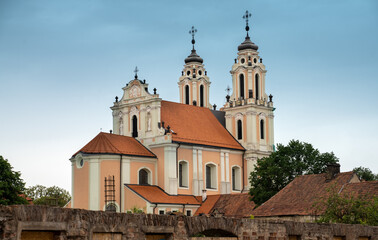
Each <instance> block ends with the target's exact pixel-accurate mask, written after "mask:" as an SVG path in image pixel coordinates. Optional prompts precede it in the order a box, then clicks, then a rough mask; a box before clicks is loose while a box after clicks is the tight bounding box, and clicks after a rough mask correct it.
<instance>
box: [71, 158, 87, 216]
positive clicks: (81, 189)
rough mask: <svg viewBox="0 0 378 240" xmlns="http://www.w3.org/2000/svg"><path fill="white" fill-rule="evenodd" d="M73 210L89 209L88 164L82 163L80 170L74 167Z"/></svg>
mask: <svg viewBox="0 0 378 240" xmlns="http://www.w3.org/2000/svg"><path fill="white" fill-rule="evenodd" d="M73 174H74V191H73V196H74V208H83V209H88V208H89V163H88V162H86V161H84V165H83V167H82V168H77V167H76V163H75V165H74V172H73Z"/></svg>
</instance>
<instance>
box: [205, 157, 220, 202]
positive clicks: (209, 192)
mask: <svg viewBox="0 0 378 240" xmlns="http://www.w3.org/2000/svg"><path fill="white" fill-rule="evenodd" d="M209 162H212V163H214V164H215V165H216V166H217V189H216V190H207V195H214V194H220V181H221V169H220V153H219V152H213V151H206V150H202V169H203V171H202V179H203V184H204V188H205V187H206V164H207V163H209Z"/></svg>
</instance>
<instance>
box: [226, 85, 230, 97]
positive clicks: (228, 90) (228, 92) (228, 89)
mask: <svg viewBox="0 0 378 240" xmlns="http://www.w3.org/2000/svg"><path fill="white" fill-rule="evenodd" d="M230 91H231V88H230V86H227V88H226V92H227V95H230Z"/></svg>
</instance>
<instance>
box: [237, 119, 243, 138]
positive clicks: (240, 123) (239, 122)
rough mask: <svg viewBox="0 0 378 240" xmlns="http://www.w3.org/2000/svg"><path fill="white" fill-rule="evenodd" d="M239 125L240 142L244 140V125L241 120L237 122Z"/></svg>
mask: <svg viewBox="0 0 378 240" xmlns="http://www.w3.org/2000/svg"><path fill="white" fill-rule="evenodd" d="M237 125H238V140H241V139H243V124H242V121H241V120H240V119H239V120H238V121H237Z"/></svg>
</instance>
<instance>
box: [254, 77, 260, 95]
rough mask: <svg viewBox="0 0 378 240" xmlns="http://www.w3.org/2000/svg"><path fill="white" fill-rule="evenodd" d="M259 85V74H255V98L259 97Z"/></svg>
mask: <svg viewBox="0 0 378 240" xmlns="http://www.w3.org/2000/svg"><path fill="white" fill-rule="evenodd" d="M259 88H260V85H259V75H258V74H256V75H255V96H256V99H259V97H260V89H259Z"/></svg>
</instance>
